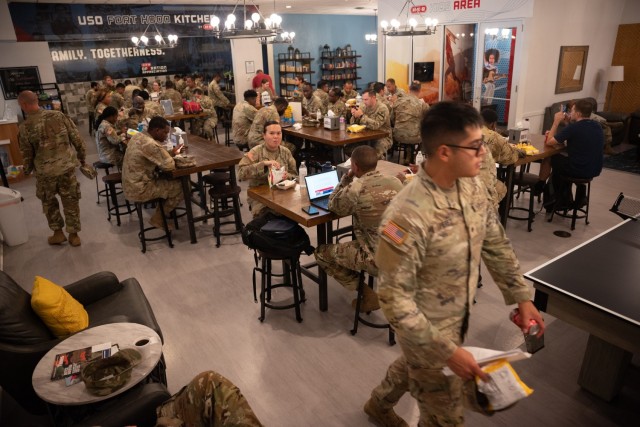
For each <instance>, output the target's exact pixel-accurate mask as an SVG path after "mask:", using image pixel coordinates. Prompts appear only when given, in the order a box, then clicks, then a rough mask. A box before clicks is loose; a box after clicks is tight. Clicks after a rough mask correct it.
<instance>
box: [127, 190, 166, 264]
mask: <svg viewBox="0 0 640 427" xmlns="http://www.w3.org/2000/svg"><path fill="white" fill-rule="evenodd" d="M147 203H150V204H152V206H153V205H155V204H156V203H158V204H159V206H158V209H160V213H161V214H162V225H163V226H164V234H162V235H159V236H157V237H147V235H146V233H147V232H149V231H151V230H157V228H156V227H146V228H145V226H144V219H143V217H142V208H143V205H145V204H147ZM135 206H136V209H137V211H138V220H139V221H140V232H139V233H138V238H139V239H140V243H141V244H142V253H145V252H147V242H154V241H157V240H162V239H164V238H166V239H167V242H168V243H169V247H170V248H173V241H172V240H171V230H169V225H168V224H167V217H166V215H165V214H164V199H161V198H158V199H152V200H148V201H146V202H136V203H135Z"/></svg>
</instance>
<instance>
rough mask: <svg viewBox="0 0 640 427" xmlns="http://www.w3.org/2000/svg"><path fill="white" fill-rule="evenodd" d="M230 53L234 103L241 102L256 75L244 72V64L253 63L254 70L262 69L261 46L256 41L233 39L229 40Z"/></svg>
mask: <svg viewBox="0 0 640 427" xmlns="http://www.w3.org/2000/svg"><path fill="white" fill-rule="evenodd" d="M231 52H233V55H232V56H233V76H234V80H235V85H236V102H242V100H243V99H244V98H243V96H242V94H243V93H244V91H245V90H249V89H251V80H253V78H254V77H255V75H256V73H247V72H246V70H245V62H246V61H253V65H254V70H260V69H262V46H261V45H260V43H258V40H257V39H235V40H231ZM271 74H272V75H273V73H271ZM272 78H273V77H272Z"/></svg>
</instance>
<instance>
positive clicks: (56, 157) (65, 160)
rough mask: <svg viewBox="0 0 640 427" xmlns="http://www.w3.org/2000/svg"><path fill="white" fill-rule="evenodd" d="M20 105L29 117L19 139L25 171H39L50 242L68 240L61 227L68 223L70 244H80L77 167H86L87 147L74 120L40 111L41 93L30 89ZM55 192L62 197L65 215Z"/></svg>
mask: <svg viewBox="0 0 640 427" xmlns="http://www.w3.org/2000/svg"><path fill="white" fill-rule="evenodd" d="M18 104H19V105H20V108H21V109H22V111H24V112H25V113H26V114H27V118H26V120H25V121H24V122H22V123H21V124H20V130H19V134H18V142H19V146H20V152H21V153H22V158H23V159H24V173H25V174H30V173H31V172H34V171H35V174H36V196H37V197H38V199H40V201H41V202H42V211H43V213H44V214H45V216H46V217H47V222H48V224H49V228H50V229H51V230H53V236H50V237H49V239H48V242H49V244H50V245H59V244H61V243H63V242H65V241H66V240H67V238H66V236H65V235H64V232H63V231H62V227H64V226H65V220H66V223H67V224H66V225H67V227H66V228H67V233H69V243H70V244H71V246H80V243H81V242H80V237H79V236H78V232H79V231H80V205H79V201H80V184H79V183H78V181H77V180H76V175H75V168H76V166H77V165H78V161H80V164H81V165H82V166H84V164H85V156H86V148H85V145H84V141H83V140H82V138H81V137H80V133H79V132H78V129H77V128H76V126H75V125H74V124H73V122H72V121H71V119H69V118H68V117H67V116H65V115H64V114H63V113H61V112H60V111H55V110H40V107H39V105H38V96H37V95H36V94H35V93H33V92H31V91H28V90H25V91H23V92H21V93H20V95H18ZM56 194H57V195H59V196H60V200H61V201H62V207H63V209H64V218H63V217H62V215H61V214H60V207H59V204H58V199H57V198H56Z"/></svg>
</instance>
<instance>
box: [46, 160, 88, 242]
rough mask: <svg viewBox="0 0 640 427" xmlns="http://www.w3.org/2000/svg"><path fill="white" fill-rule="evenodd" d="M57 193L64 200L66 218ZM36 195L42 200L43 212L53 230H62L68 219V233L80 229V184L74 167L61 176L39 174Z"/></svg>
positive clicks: (76, 231)
mask: <svg viewBox="0 0 640 427" xmlns="http://www.w3.org/2000/svg"><path fill="white" fill-rule="evenodd" d="M56 194H57V195H59V196H60V201H62V207H63V209H64V218H62V215H61V214H60V205H59V204H58V199H57V198H56ZM36 197H38V199H40V201H41V202H42V212H43V213H44V214H45V216H46V217H47V222H48V223H49V228H50V229H51V230H53V231H57V230H62V228H63V227H64V225H65V220H66V223H67V233H78V232H79V231H80V204H79V202H80V184H79V183H78V180H77V179H76V174H75V170H74V169H70V170H68V171H67V172H66V173H64V174H62V175H59V176H37V177H36Z"/></svg>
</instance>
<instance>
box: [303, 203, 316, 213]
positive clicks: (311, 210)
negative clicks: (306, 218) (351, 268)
mask: <svg viewBox="0 0 640 427" xmlns="http://www.w3.org/2000/svg"><path fill="white" fill-rule="evenodd" d="M302 210H303V211H304V212H305V213H306V214H307V215H318V212H319V211H318V208H316V207H315V206H311V205H309V206H303V207H302Z"/></svg>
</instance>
